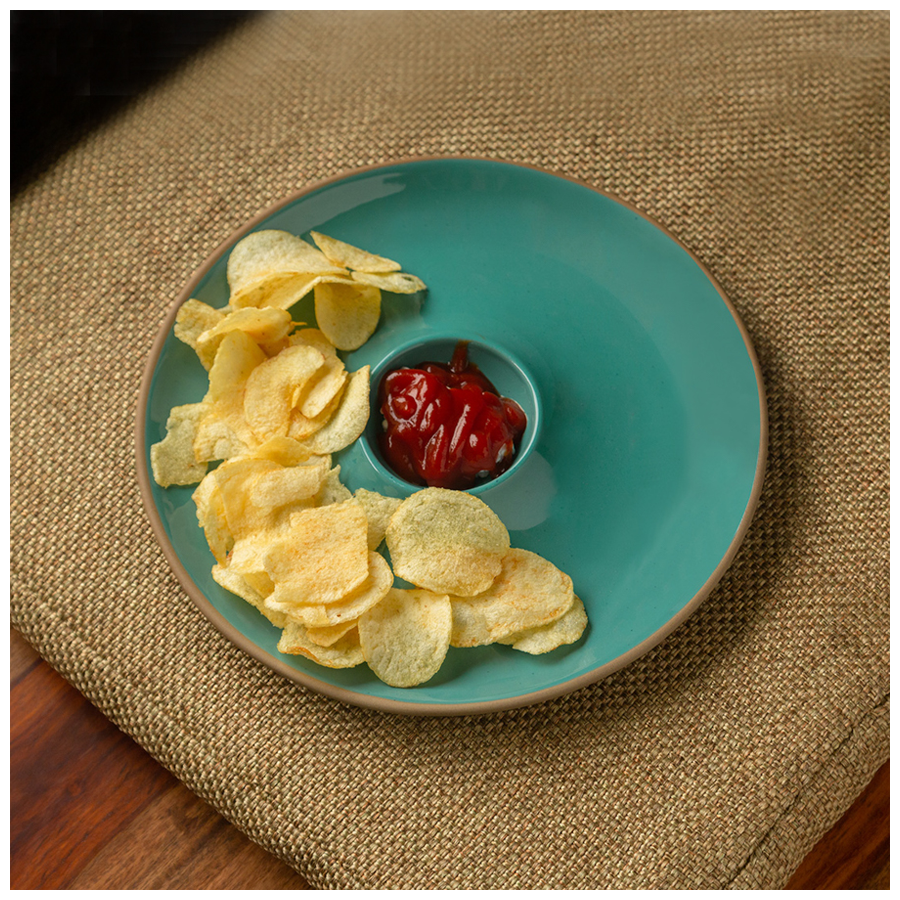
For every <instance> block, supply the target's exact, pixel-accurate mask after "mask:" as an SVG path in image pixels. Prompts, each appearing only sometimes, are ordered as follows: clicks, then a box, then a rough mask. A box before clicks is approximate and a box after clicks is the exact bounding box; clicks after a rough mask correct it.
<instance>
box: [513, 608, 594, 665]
mask: <svg viewBox="0 0 900 900" xmlns="http://www.w3.org/2000/svg"><path fill="white" fill-rule="evenodd" d="M587 621H588V620H587V612H585V609H584V604H583V603H582V602H581V600H580V599H579V598H578V597H576V598H575V602H574V603H573V604H572V606H571V607H570V608H569V610H568V611H567V612H565V613H563V614H562V615H561V616H560V617H559V618H558V619H556V620H555V621H553V622H550V623H548V624H547V625H539V626H538V627H537V628H529V629H527V630H526V631H519V632H517V633H516V634H511V635H509V636H508V637H505V638H501V640H500V641H499V643H501V644H509V645H511V646H512V648H513V649H514V650H521V651H522V652H523V653H531V654H533V655H535V656H536V655H539V654H541V653H549V652H550V651H551V650H556V648H557V647H562V646H563V645H564V644H574V643H575V641H577V640H578V639H579V638H580V637H581V635H582V634H584V629H585V628H586V627H587Z"/></svg>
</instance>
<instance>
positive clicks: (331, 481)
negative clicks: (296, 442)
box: [316, 466, 375, 550]
mask: <svg viewBox="0 0 900 900" xmlns="http://www.w3.org/2000/svg"><path fill="white" fill-rule="evenodd" d="M352 497H353V494H351V493H350V489H349V488H348V487H347V486H346V485H344V484H343V482H342V481H341V467H340V466H335V467H334V468H333V469H332V470H331V471H330V472H329V473H328V475H327V476H326V477H325V480H324V481H323V482H322V487H321V488H320V489H319V493H318V494H316V506H329V505H330V504H332V503H343V502H344V501H345V500H350V499H351V498H352ZM369 549H370V550H374V549H375V548H374V547H370V548H369Z"/></svg>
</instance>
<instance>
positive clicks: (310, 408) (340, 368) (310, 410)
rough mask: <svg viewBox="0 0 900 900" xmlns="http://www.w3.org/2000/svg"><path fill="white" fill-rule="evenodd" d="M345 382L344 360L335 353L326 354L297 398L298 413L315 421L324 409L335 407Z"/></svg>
mask: <svg viewBox="0 0 900 900" xmlns="http://www.w3.org/2000/svg"><path fill="white" fill-rule="evenodd" d="M346 383H347V370H346V369H345V368H344V361H343V360H342V359H340V358H339V357H338V356H337V355H333V356H332V355H329V356H326V357H325V364H324V365H323V366H322V368H321V369H319V371H318V372H317V373H316V374H315V376H313V378H311V379H310V380H309V382H307V385H306V389H305V390H304V391H303V393H302V394H301V395H300V397H299V398H298V400H297V404H296V406H297V409H299V410H300V415H302V416H304V417H305V418H307V419H309V420H311V421H315V420H316V418H317V417H318V416H319V415H321V414H322V413H323V412H324V411H325V410H326V409H329V408H331V409H334V408H336V406H337V403H339V402H340V395H341V392H342V391H343V390H344V385H345V384H346Z"/></svg>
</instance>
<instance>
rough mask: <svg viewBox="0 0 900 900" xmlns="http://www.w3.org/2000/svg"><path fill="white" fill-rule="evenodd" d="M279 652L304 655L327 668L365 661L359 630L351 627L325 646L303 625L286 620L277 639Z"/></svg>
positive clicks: (344, 666) (349, 666)
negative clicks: (313, 638)
mask: <svg viewBox="0 0 900 900" xmlns="http://www.w3.org/2000/svg"><path fill="white" fill-rule="evenodd" d="M278 651H279V652H280V653H285V654H292V655H295V656H305V657H306V658H307V659H311V660H312V661H313V662H315V663H318V664H319V665H320V666H327V667H328V668H329V669H349V668H352V667H353V666H358V665H360V663H363V662H365V658H364V657H363V652H362V647H360V645H359V632H358V631H357V630H356V629H355V628H351V629H350V630H349V631H347V633H346V634H344V635H343V636H342V637H341V638H340V639H339V640H337V641H335V642H334V643H332V644H329V645H328V646H326V647H323V646H321V645H320V644H317V643H316V642H315V641H313V640H312V639H311V638H310V636H309V632H308V631H307V629H306V627H305V626H304V625H301V624H300V623H299V622H288V623H287V625H286V626H285V629H284V631H283V632H282V633H281V639H280V640H279V641H278Z"/></svg>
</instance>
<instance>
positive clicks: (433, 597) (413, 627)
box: [359, 588, 453, 687]
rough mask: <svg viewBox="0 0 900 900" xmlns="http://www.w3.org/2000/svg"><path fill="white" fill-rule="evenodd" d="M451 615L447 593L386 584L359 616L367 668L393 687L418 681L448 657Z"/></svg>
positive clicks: (433, 671)
mask: <svg viewBox="0 0 900 900" xmlns="http://www.w3.org/2000/svg"><path fill="white" fill-rule="evenodd" d="M452 620H453V617H452V614H451V611H450V600H449V598H448V597H447V595H446V594H443V595H442V594H434V593H432V592H431V591H423V590H402V589H399V588H391V590H390V591H389V592H388V594H387V596H386V597H385V598H384V599H383V600H382V601H381V602H380V603H379V604H378V605H377V606H373V607H372V609H370V610H369V611H368V612H366V613H364V614H363V615H362V616H360V619H359V642H360V645H361V646H362V651H363V655H364V656H365V659H366V662H367V663H368V664H369V668H370V669H371V670H372V671H373V672H374V673H375V674H376V675H377V676H378V677H379V678H380V679H381V680H382V681H384V682H385V683H386V684H389V685H391V686H392V687H413V686H415V685H417V684H423V683H424V682H426V681H428V680H429V679H430V678H431V677H432V676H434V675H435V673H436V672H437V671H438V670H439V669H440V667H441V664H442V663H443V662H444V658H445V657H446V656H447V650H448V649H449V647H450V630H451V627H452Z"/></svg>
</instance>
